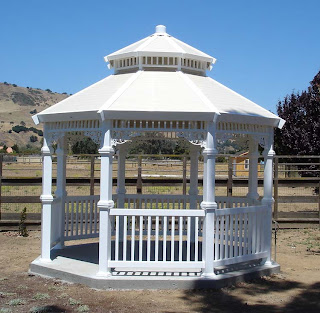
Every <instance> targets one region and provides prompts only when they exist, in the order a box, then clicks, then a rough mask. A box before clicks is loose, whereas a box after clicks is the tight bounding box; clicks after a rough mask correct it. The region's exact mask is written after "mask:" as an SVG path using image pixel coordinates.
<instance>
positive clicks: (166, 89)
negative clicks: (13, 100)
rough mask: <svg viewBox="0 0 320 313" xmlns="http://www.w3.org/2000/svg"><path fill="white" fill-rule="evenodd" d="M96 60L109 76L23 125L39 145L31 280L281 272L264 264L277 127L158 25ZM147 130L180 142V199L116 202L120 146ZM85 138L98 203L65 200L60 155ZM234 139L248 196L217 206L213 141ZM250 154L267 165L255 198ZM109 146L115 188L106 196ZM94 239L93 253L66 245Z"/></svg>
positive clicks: (125, 197) (124, 282) (194, 281)
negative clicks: (241, 149) (96, 164)
mask: <svg viewBox="0 0 320 313" xmlns="http://www.w3.org/2000/svg"><path fill="white" fill-rule="evenodd" d="M105 61H106V62H109V65H108V66H109V68H113V69H114V74H113V75H110V76H108V77H106V78H104V79H102V80H101V81H99V82H97V83H95V84H93V85H91V86H89V87H88V88H85V89H84V90H81V91H80V92H78V93H76V94H74V95H72V96H70V97H69V98H67V99H65V100H63V101H61V102H59V103H57V104H55V105H53V106H52V107H50V108H48V109H46V110H44V111H42V112H41V113H38V114H36V115H34V116H33V119H34V122H35V123H36V124H38V123H40V122H41V123H43V127H44V141H43V147H42V154H43V183H42V184H43V189H42V195H41V202H42V242H41V256H40V257H39V258H37V259H36V260H35V261H33V262H32V264H31V267H30V270H31V272H33V273H37V274H43V275H47V276H52V277H57V278H61V279H65V280H69V281H74V282H81V283H85V284H88V285H90V286H92V287H97V288H108V287H112V288H172V287H175V288H193V287H208V286H209V287H217V286H222V285H225V284H228V283H230V282H234V281H235V280H239V279H242V278H243V277H253V276H257V275H265V274H268V273H271V272H274V271H277V270H279V266H278V265H277V264H275V263H274V262H272V260H271V234H272V229H271V223H272V203H273V198H272V184H273V176H272V172H273V171H272V168H273V164H272V163H273V157H274V151H273V130H274V128H275V127H279V128H281V127H282V126H283V124H284V121H283V120H282V119H281V118H279V117H278V116H276V115H274V114H272V113H271V112H269V111H268V110H266V109H264V108H262V107H260V106H258V105H257V104H255V103H253V102H252V101H250V100H248V99H246V98H244V97H243V96H241V95H239V94H237V93H236V92H234V91H232V90H230V89H228V88H227V87H225V86H223V85H222V84H220V83H218V82H217V81H215V80H214V79H212V78H210V77H207V76H206V71H208V70H211V68H212V64H214V62H215V59H214V58H213V57H211V56H210V55H207V54H205V53H203V52H201V51H199V50H197V49H195V48H193V47H191V46H189V45H187V44H185V43H184V42H182V41H180V40H178V39H176V38H174V37H172V36H171V35H169V34H168V33H167V32H166V27H165V26H162V25H159V26H157V27H156V32H155V33H154V34H152V35H151V36H149V37H147V38H144V39H142V40H140V41H138V42H136V43H133V44H132V45H130V46H127V47H125V48H123V49H121V50H118V51H116V52H114V53H112V54H110V55H108V56H107V57H105ZM150 132H152V133H156V132H160V133H161V134H162V135H164V136H165V137H167V138H168V139H173V140H176V139H178V138H180V139H183V140H187V141H189V142H190V145H191V149H190V151H191V153H190V160H191V170H190V191H189V194H188V195H145V194H126V189H125V159H126V151H127V148H128V145H129V144H130V142H132V141H134V140H137V139H139V140H140V139H141V138H143V135H144V134H146V133H150ZM83 136H87V137H90V138H91V139H92V140H93V141H94V142H96V143H97V144H99V146H100V149H99V154H100V159H101V177H100V195H94V196H92V195H82V196H68V195H67V192H66V147H67V145H68V141H70V140H79V138H81V137H83ZM238 137H246V138H247V139H248V141H249V159H250V162H249V186H248V191H249V192H248V194H247V196H246V197H216V196H215V158H216V154H217V148H216V145H217V139H219V138H221V139H223V138H235V139H236V138H238ZM148 138H150V137H149V136H148ZM53 143H56V144H57V149H56V155H57V186H56V191H55V193H54V195H53V194H52V153H53V150H52V145H53ZM259 145H260V146H262V147H263V148H264V154H263V156H264V164H265V166H264V194H263V198H262V199H261V198H259V194H258V192H257V191H258V190H257V186H258V177H257V176H258V175H257V164H258V157H259V153H258V146H259ZM115 149H116V150H117V151H118V153H117V154H118V179H117V192H116V194H112V162H113V158H114V153H115ZM200 153H202V154H203V158H204V174H203V196H202V195H201V196H200V195H199V194H198V157H199V154H200ZM93 237H98V238H99V243H98V244H80V243H81V242H79V244H78V245H71V246H70V245H69V244H68V245H67V246H65V242H66V241H71V240H81V239H86V238H93ZM95 247H97V249H95ZM138 273H139V275H138ZM169 273H170V274H169ZM248 275H249V276H248ZM250 275H251V276H250Z"/></svg>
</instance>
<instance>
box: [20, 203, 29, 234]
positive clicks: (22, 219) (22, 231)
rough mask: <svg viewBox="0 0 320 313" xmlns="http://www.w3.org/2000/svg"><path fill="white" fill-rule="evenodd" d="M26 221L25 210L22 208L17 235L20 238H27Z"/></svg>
mask: <svg viewBox="0 0 320 313" xmlns="http://www.w3.org/2000/svg"><path fill="white" fill-rule="evenodd" d="M26 219H27V208H26V207H24V209H23V210H22V212H21V214H20V222H19V235H20V236H22V237H28V231H27V227H26V224H25V223H26Z"/></svg>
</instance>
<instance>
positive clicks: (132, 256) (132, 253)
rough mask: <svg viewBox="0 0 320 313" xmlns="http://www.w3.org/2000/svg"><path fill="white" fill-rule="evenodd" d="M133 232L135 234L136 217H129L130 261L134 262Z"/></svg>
mask: <svg viewBox="0 0 320 313" xmlns="http://www.w3.org/2000/svg"><path fill="white" fill-rule="evenodd" d="M135 232H136V217H135V216H134V215H133V216H132V217H131V261H134V244H135Z"/></svg>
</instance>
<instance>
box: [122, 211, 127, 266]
mask: <svg viewBox="0 0 320 313" xmlns="http://www.w3.org/2000/svg"><path fill="white" fill-rule="evenodd" d="M127 230H128V217H127V215H125V216H124V217H123V252H122V254H123V261H127Z"/></svg>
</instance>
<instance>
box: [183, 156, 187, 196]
mask: <svg viewBox="0 0 320 313" xmlns="http://www.w3.org/2000/svg"><path fill="white" fill-rule="evenodd" d="M182 171H183V173H182V177H183V178H182V194H183V195H184V196H185V195H186V194H187V157H186V156H184V157H183V169H182Z"/></svg>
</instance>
